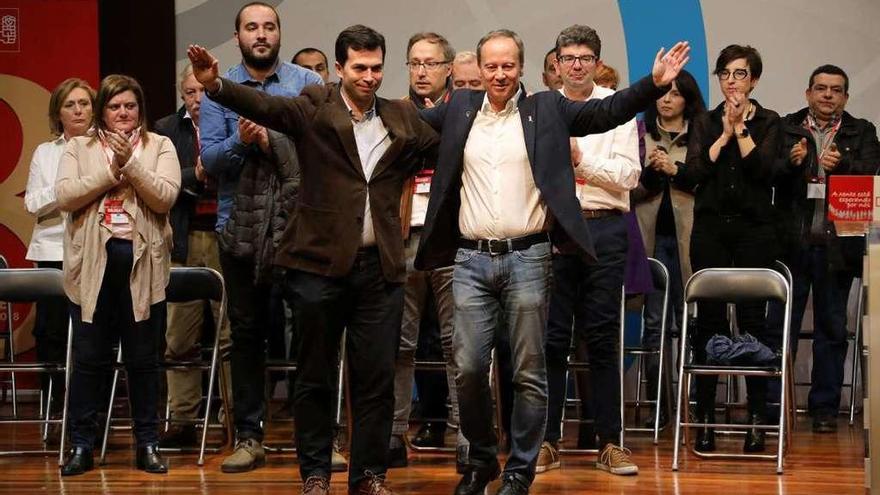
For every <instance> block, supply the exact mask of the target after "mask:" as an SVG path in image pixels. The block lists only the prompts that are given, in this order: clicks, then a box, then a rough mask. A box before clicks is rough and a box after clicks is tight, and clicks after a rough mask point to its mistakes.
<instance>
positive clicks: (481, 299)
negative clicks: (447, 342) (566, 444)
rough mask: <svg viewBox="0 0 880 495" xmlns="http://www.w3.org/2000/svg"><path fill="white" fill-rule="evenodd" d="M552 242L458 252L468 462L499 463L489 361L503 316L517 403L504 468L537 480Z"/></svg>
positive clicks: (458, 359) (458, 343) (458, 335)
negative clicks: (492, 252)
mask: <svg viewBox="0 0 880 495" xmlns="http://www.w3.org/2000/svg"><path fill="white" fill-rule="evenodd" d="M550 260H551V253H550V243H549V242H545V243H540V244H535V245H533V246H532V247H530V248H528V249H524V250H521V251H513V252H510V253H507V254H503V255H494V256H493V255H490V254H488V253H484V252H480V251H476V250H473V249H464V248H461V249H459V250H458V252H457V253H456V256H455V271H454V273H453V281H452V291H453V298H454V300H455V334H454V335H453V340H452V344H453V352H454V354H455V363H456V365H457V366H458V373H457V374H456V377H455V382H456V386H457V388H458V399H459V408H460V416H461V418H460V421H461V431H462V433H464V436H465V438H467V440H468V441H469V442H470V451H469V460H468V462H469V463H470V464H471V465H474V466H487V465H491V464H492V463H494V462H496V460H495V459H496V456H497V454H498V441H497V438H496V437H495V433H494V431H493V429H492V394H491V391H490V390H489V363H490V361H491V353H492V348H493V347H494V346H495V341H496V334H497V333H498V332H499V331H501V329H500V328H498V321H499V319H502V318H501V317H502V316H503V319H502V321H504V322H505V323H506V325H507V330H508V332H509V334H510V353H511V358H512V364H513V387H514V391H515V392H514V404H513V415H512V418H511V425H510V456H509V457H508V458H507V464H506V465H505V467H504V471H505V473H513V474H516V475H518V477H520V478H521V479H525V480H528V481H529V482H531V480H533V479H534V477H535V463H536V461H537V458H538V452H539V451H540V449H541V442H542V440H543V439H544V427H545V423H546V421H547V371H546V369H545V363H544V333H545V329H546V326H547V307H548V304H549V298H550V289H549V288H550V278H551V263H550Z"/></svg>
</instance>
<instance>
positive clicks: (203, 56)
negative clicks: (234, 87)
mask: <svg viewBox="0 0 880 495" xmlns="http://www.w3.org/2000/svg"><path fill="white" fill-rule="evenodd" d="M186 55H187V56H188V57H189V61H190V62H191V63H192V68H193V76H195V78H196V80H197V81H198V82H200V83H202V85H203V86H204V87H205V89H206V90H207V91H208V92H209V93H215V92H216V91H217V90H218V89H219V86H220V83H219V81H218V79H219V78H220V62H219V61H218V60H217V58H216V57H214V56H213V55H211V52H209V51H208V50H207V49H206V48H204V47H201V46H199V45H189V48H188V49H187V50H186Z"/></svg>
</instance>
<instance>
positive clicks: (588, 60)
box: [556, 55, 599, 65]
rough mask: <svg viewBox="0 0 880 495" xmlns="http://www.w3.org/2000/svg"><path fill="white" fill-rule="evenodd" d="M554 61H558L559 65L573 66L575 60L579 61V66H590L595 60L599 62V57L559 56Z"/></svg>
mask: <svg viewBox="0 0 880 495" xmlns="http://www.w3.org/2000/svg"><path fill="white" fill-rule="evenodd" d="M556 59H557V60H559V63H561V64H563V65H574V61H575V60H577V61H579V62H580V63H581V65H589V64H592V63H593V62H595V61H596V60H599V57H597V56H595V55H580V56H575V55H560V56H558V57H556Z"/></svg>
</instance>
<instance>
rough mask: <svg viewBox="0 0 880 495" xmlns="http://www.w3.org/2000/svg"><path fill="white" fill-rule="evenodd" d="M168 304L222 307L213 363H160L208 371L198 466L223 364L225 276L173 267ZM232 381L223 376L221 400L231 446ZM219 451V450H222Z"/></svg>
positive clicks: (110, 408)
mask: <svg viewBox="0 0 880 495" xmlns="http://www.w3.org/2000/svg"><path fill="white" fill-rule="evenodd" d="M165 300H166V302H169V303H179V302H189V301H204V300H208V301H213V302H218V303H220V316H219V318H218V319H217V320H216V321H215V322H214V326H215V329H214V348H213V349H212V350H211V362H210V363H208V364H205V363H204V362H202V361H200V360H193V361H160V363H159V364H160V366H161V367H163V368H165V369H168V368H171V369H200V370H208V371H209V375H208V391H207V393H206V398H205V414H204V415H203V416H202V417H201V418H197V419H194V420H188V421H192V422H194V423H196V424H201V425H202V438H201V442H200V444H199V459H198V462H197V463H198V465H199V466H202V465H204V463H205V445H206V442H207V438H208V422H209V419H210V415H211V403H212V400H213V397H214V383H215V379H216V378H217V376H218V373H217V366H218V363H219V361H220V328H221V327H222V325H223V319H224V318H226V288H225V285H224V281H223V276H222V275H220V273H219V272H217V271H216V270H214V269H212V268H206V267H172V268H171V279H170V281H169V283H168V287H166V288H165ZM121 360H122V346H121V344H120V346H119V351H118V354H117V358H116V365H115V367H114V371H113V384H112V386H111V388H110V402H109V406H108V408H107V420H106V422H105V424H104V441H103V443H102V445H101V458H100V463H101V464H103V463H104V461H105V458H106V454H107V441H108V438H109V433H110V423H111V420H112V417H113V402H114V399H115V397H116V387H117V384H118V381H119V373H120V370H121ZM227 379H228V378H227V377H225V376H224V374H222V373H221V374H220V381H221V386H220V396H221V398H222V400H223V409H224V412H225V413H226V414H225V416H226V425H224V427H225V428H226V431H227V436H226V438H227V444H228V442H229V439H231V438H232V435H231V424H230V422H231V417H230V413H229V398H228V397H226V389H227V387H226V386H224V385H225V380H227ZM166 421H177V422H180V421H184V420H181V419H170V420H166ZM218 450H219V449H218Z"/></svg>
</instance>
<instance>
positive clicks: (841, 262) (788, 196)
mask: <svg viewBox="0 0 880 495" xmlns="http://www.w3.org/2000/svg"><path fill="white" fill-rule="evenodd" d="M805 96H806V100H807V107H806V108H803V109H801V110H799V111H797V112H795V113H792V114H789V115H786V116H785V117H783V118H782V135H781V138H780V139H781V140H782V145H781V146H780V157H779V158H780V161H781V165H780V167H779V168H780V169H781V170H782V171H784V173H783V175H782V177H781V178H780V179H779V181H778V183H777V195H776V197H777V203H776V204H777V210H778V213H779V214H778V217H779V219H780V220H781V226H782V229H780V231H781V232H784V235H783V239H781V240H782V244H783V251H784V253H785V254H784V259H785V261H786V264H787V265H788V267H789V268H790V269H791V272H792V277H793V284H792V291H793V292H792V294H793V295H792V304H793V307H792V311H791V339H792V342H793V343H797V339H798V334H799V333H800V330H801V323H802V321H803V317H804V310H805V308H806V305H807V298H808V295H809V293H810V289H811V288H812V292H813V371H812V380H811V382H812V384H811V386H810V395H809V411H810V414H811V415H812V416H813V431H814V432H815V433H834V432H835V431H837V411H838V408H839V407H840V390H841V386H842V384H843V373H844V371H843V369H844V361H845V359H846V349H847V340H846V339H847V334H848V331H847V325H846V313H847V299H848V298H849V291H850V286H851V285H852V281H853V278H854V277H860V276H861V273H862V256H863V254H864V248H865V239H864V237H862V236H854V237H838V236H837V232H836V230H835V227H834V224H833V223H832V222H829V221H828V220H827V219H826V211H827V209H828V202H827V194H826V184H827V182H828V180H827V179H828V176H830V175H874V174H876V173H877V167H878V164H880V143H878V141H877V130H876V129H875V128H874V125H873V124H871V123H870V122H868V121H867V120H865V119H858V118H855V117H853V116H852V115H850V114H849V113H848V112H846V111H845V110H844V109H845V107H846V104H847V101H848V99H849V76H847V74H846V72H844V71H843V69H841V68H840V67H837V66H834V65H823V66H821V67H818V68H816V70H814V71H813V73H812V74H810V79H809V81H808V84H807V90H806V92H805ZM777 309H781V308H777ZM774 315H775V316H776V317H775V318H774V322H773V323H774V324H772V326H771V328H773V329H774V330H775V329H778V328H781V327H782V312H781V311H774ZM796 351H797V345H795V344H793V345H792V353H796ZM793 355H794V354H793ZM777 393H778V392H777ZM768 396H769V397H773V395H771V394H768ZM777 396H778V395H777Z"/></svg>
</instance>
